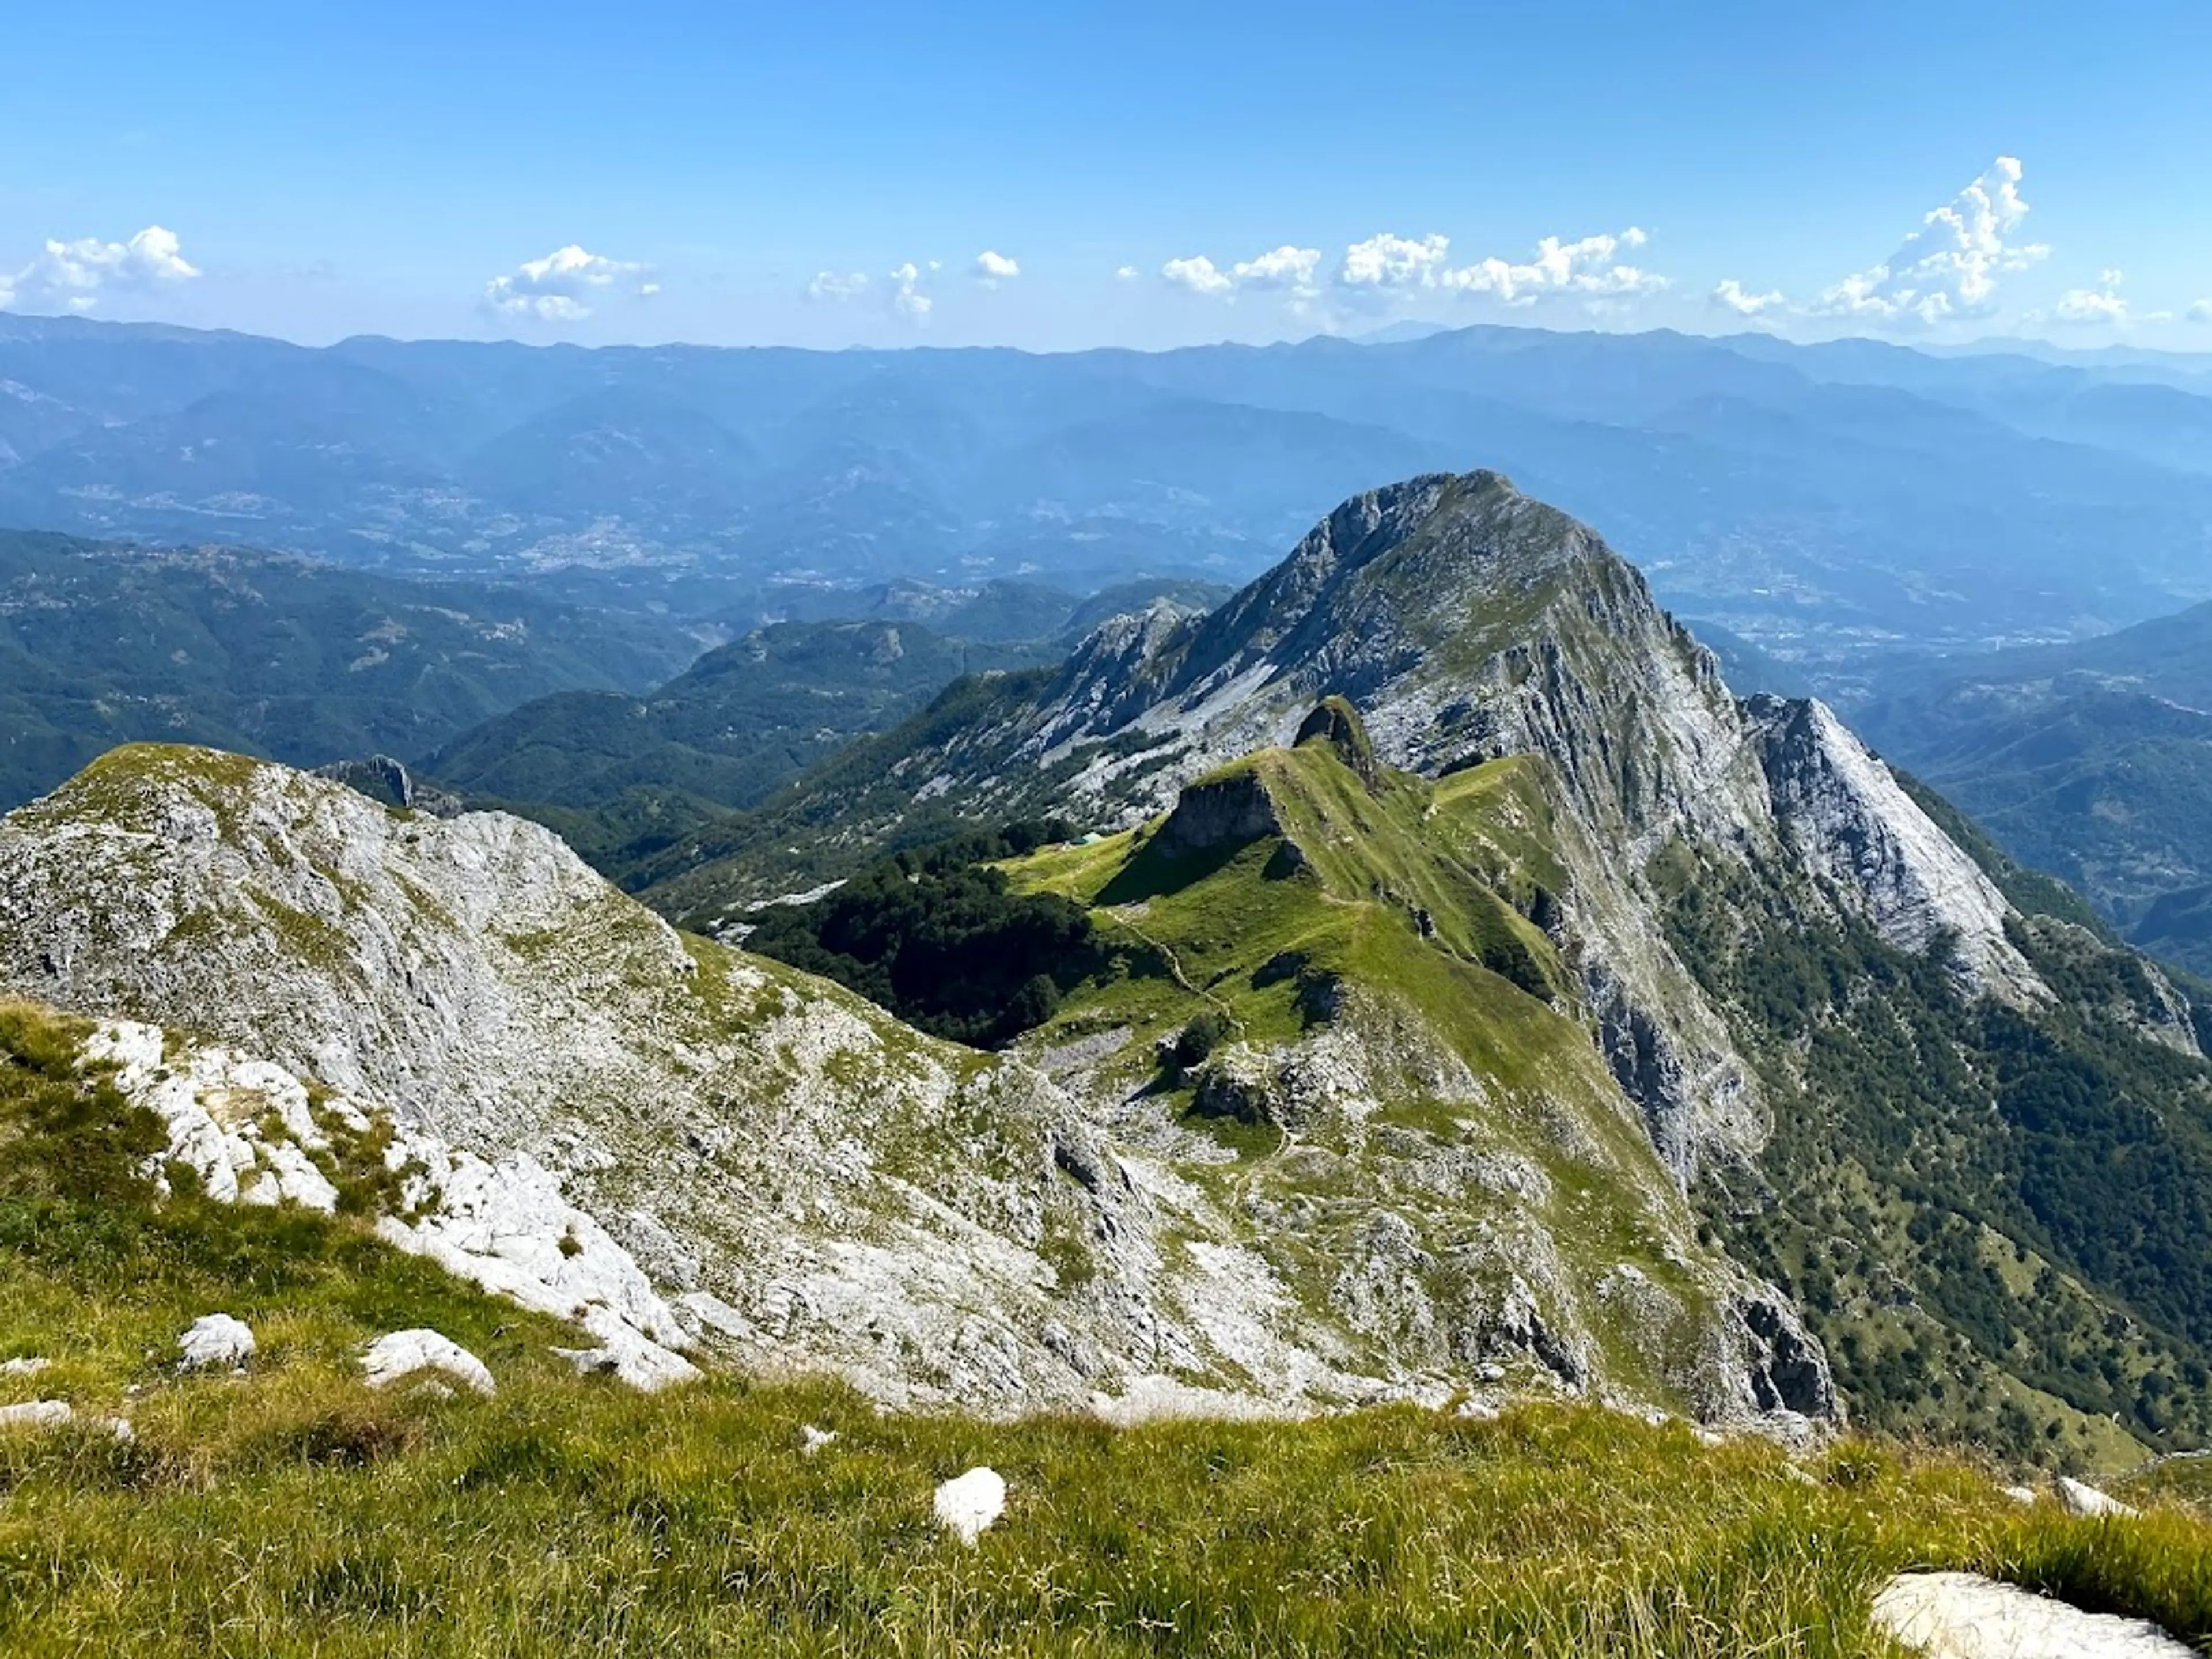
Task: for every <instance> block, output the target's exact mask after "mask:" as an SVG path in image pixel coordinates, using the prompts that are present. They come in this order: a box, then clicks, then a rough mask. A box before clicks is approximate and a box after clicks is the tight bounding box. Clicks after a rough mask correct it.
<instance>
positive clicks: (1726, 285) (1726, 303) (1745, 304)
mask: <svg viewBox="0 0 2212 1659" xmlns="http://www.w3.org/2000/svg"><path fill="white" fill-rule="evenodd" d="M1711 298H1712V302H1713V303H1714V304H1715V305H1717V306H1718V307H1720V308H1721V309H1722V310H1723V311H1732V312H1734V313H1735V314H1736V315H1737V316H1739V317H1756V316H1758V315H1759V313H1762V312H1767V311H1772V310H1774V309H1775V308H1776V307H1778V306H1781V305H1783V304H1784V303H1786V302H1785V301H1784V299H1783V297H1782V295H1781V294H1780V292H1779V291H1778V290H1771V291H1769V292H1767V293H1765V294H1753V292H1751V290H1750V289H1747V288H1746V287H1744V285H1743V284H1742V283H1740V282H1738V281H1736V279H1735V277H1733V276H1725V277H1723V278H1722V279H1721V283H1720V286H1719V287H1717V288H1716V289H1714V290H1713V291H1712V295H1711Z"/></svg>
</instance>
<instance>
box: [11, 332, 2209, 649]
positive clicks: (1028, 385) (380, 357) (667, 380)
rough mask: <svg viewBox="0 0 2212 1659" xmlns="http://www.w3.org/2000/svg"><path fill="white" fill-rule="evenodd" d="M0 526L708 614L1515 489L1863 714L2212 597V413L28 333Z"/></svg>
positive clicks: (1074, 569)
mask: <svg viewBox="0 0 2212 1659" xmlns="http://www.w3.org/2000/svg"><path fill="white" fill-rule="evenodd" d="M0 394H4V395H0V522H9V521H12V522H15V523H16V524H20V525H24V526H38V527H42V528H53V529H62V530H67V531H70V532H75V533H78V534H82V535H87V536H97V537H102V538H136V539H147V540H152V541H157V542H189V543H198V542H203V541H207V540H210V539H214V540H222V541H227V542H240V543H248V544H255V545H262V546H271V547H276V548H281V549H283V550H290V551H297V552H303V553H308V554H313V555H315V556H321V557H325V558H331V559H334V560H337V561H338V562H343V563H349V564H356V565H361V566H365V567H370V568H379V569H384V570H392V571H409V572H425V571H428V572H440V573H449V574H450V573H463V574H477V575H482V574H502V575H513V574H530V575H531V576H532V577H533V579H534V580H536V581H537V582H538V583H539V584H540V585H541V591H544V592H549V593H551V594H554V595H556V596H559V597H564V598H568V599H580V600H590V601H592V602H595V603H603V604H619V605H623V606H625V607H627V608H629V609H633V610H639V609H647V608H650V607H653V606H663V607H667V608H669V609H670V610H671V611H674V612H675V613H677V614H679V615H681V616H684V617H708V616H714V615H717V614H720V613H722V612H726V611H730V610H732V608H733V607H734V608H739V609H744V608H747V607H750V608H751V610H752V611H755V612H756V613H757V612H758V611H759V609H760V605H761V598H762V595H763V592H765V591H767V590H769V589H779V590H784V591H787V590H788V589H789V588H790V587H791V586H792V585H793V584H794V583H796V584H801V585H804V584H807V583H812V584H816V585H818V586H831V587H836V586H866V585H867V584H869V583H881V582H884V581H888V580H896V579H898V578H902V577H920V578H922V579H925V580H928V581H930V582H933V583H934V584H936V585H938V586H949V587H959V586H965V585H968V584H970V583H972V582H974V581H975V580H979V579H981V578H986V577H991V576H998V577H1005V578H1035V579H1038V580H1044V581H1046V582H1048V583H1052V584H1055V585H1058V586H1065V587H1068V588H1072V589H1074V590H1077V591H1085V590H1088V589H1091V588H1093V587H1097V586H1104V585H1109V584H1110V583H1113V582H1115V581H1119V580H1127V579H1129V578H1132V577H1134V576H1139V575H1146V576H1152V577H1158V576H1160V575H1162V574H1169V573H1173V572H1182V573H1185V574H1195V575H1200V576H1206V577H1210V578H1214V579H1219V580H1243V579H1244V578H1246V577H1248V576H1249V575H1250V574H1254V573H1255V572H1257V571H1258V570H1259V569H1261V568H1262V567H1263V566H1264V565H1265V564H1266V563H1267V562H1268V561H1269V560H1270V559H1271V558H1272V556H1273V550H1275V549H1277V548H1279V547H1280V546H1281V545H1283V544H1285V543H1287V542H1288V541H1289V540H1290V539H1291V538H1293V537H1294V536H1295V535H1296V534H1297V533H1298V532H1299V531H1300V530H1301V529H1302V528H1303V526H1304V525H1306V524H1308V523H1310V522H1311V521H1312V520H1313V519H1314V518H1315V517H1316V515H1318V514H1319V513H1322V512H1323V511H1324V510H1326V509H1327V507H1328V506H1329V505H1330V503H1331V502H1333V501H1336V500H1338V499H1340V498H1341V497H1343V496H1345V495H1349V494H1352V493H1353V492H1355V491H1356V490H1358V489H1361V488H1364V487H1365V486H1366V485H1367V484H1368V483H1371V481H1372V480H1374V479H1376V478H1377V477H1394V476H1407V475H1410V474H1413V473H1417V472H1419V471H1424V470H1429V469H1437V468H1443V469H1453V470H1455V469H1459V468H1462V467H1465V466H1467V465H1471V464H1473V463H1474V461H1476V460H1477V459H1480V460H1483V461H1486V462H1489V463H1492V464H1494V465H1499V466H1501V467H1503V468H1505V469H1507V470H1509V471H1511V472H1512V473H1513V474H1514V475H1515V476H1516V477H1520V478H1522V479H1523V481H1524V482H1525V483H1528V486H1529V487H1531V488H1533V489H1537V490H1538V491H1539V493H1541V494H1542V495H1545V496H1546V497H1547V499H1550V500H1553V501H1558V502H1559V503H1560V504H1561V505H1562V506H1563V507H1565V508H1567V509H1568V510H1571V511H1573V512H1575V513H1578V514H1579V515H1581V516H1582V517H1583V518H1584V519H1586V520H1590V521H1593V522H1598V523H1602V524H1605V525H1607V526H1608V527H1609V529H1610V530H1611V531H1612V532H1613V534H1614V535H1616V536H1617V537H1618V538H1619V539H1620V542H1621V544H1623V545H1624V546H1625V547H1627V548H1628V549H1630V550H1632V552H1633V553H1634V554H1635V555H1636V556H1637V557H1638V559H1639V561H1640V562H1641V563H1642V564H1643V566H1644V568H1645V569H1646V571H1647V573H1648V574H1649V576H1650V580H1651V581H1652V583H1653V585H1654V586H1655V589H1656V592H1658V593H1659V594H1660V596H1661V597H1662V600H1663V601H1664V602H1665V603H1667V604H1668V605H1671V606H1673V607H1674V608H1677V609H1679V610H1681V611H1685V612H1687V613H1690V614H1695V615H1698V616H1699V617H1708V618H1710V619H1711V620H1712V621H1713V622H1715V623H1718V624H1721V625H1723V626H1724V627H1726V628H1729V629H1732V630H1734V631H1735V632H1737V633H1740V634H1741V635H1744V636H1745V637H1746V638H1747V639H1749V640H1751V641H1753V642H1754V643H1755V644H1758V645H1759V646H1761V647H1765V648H1767V649H1770V650H1773V651H1775V652H1777V653H1778V654H1780V655H1782V656H1784V657H1785V658H1787V659H1791V660H1794V661H1796V662H1798V663H1800V664H1801V665H1802V666H1803V667H1804V668H1805V670H1806V671H1808V672H1809V673H1812V674H1814V675H1815V676H1816V677H1818V678H1819V679H1820V684H1822V685H1823V687H1824V688H1826V689H1828V690H1835V691H1838V692H1840V691H1842V690H1844V689H1846V688H1847V687H1848V686H1849V684H1850V681H1851V676H1852V675H1853V674H1854V673H1855V672H1857V671H1858V670H1859V668H1860V667H1861V666H1863V660H1864V659H1865V657H1866V655H1867V653H1868V652H1869V649H1870V648H1874V647H1884V646H1895V645H1899V644H1905V645H1911V646H1931V645H1942V646H1948V647H1957V646H1960V645H1962V644H1972V645H1984V644H1990V643H1997V642H2003V641H2021V640H2063V639H2068V638H2073V637H2078V636H2081V635H2087V634H2089V633H2093V632H2096V631H2100V630H2101V629H2111V628H2116V627H2120V626H2124V625H2127V624H2130V623H2136V622H2140V621H2143V620H2145V619H2148V618H2149V617H2154V616H2157V615H2160V614H2163V613H2166V612H2168V611H2173V610H2176V609H2178V608H2179V607H2180V606H2181V605H2184V604H2186V603H2188V602H2191V601H2192V600H2197V599H2204V598H2206V597H2207V596H2208V592H2212V590H2208V586H2207V578H2206V575H2205V572H2206V570H2207V569H2208V568H2212V562H2208V560H2207V558H2206V556H2205V554H2206V549H2207V546H2208V541H2207V537H2208V526H2212V459H2208V452H2207V450H2206V447H2205V444H2204V441H2203V439H2204V434H2205V432H2206V431H2207V429H2208V427H2212V420H2208V411H2212V395H2208V394H2212V380H2208V378H2207V377H2206V376H2204V375H2203V374H2199V373H2196V372H2193V370H2192V368H2191V362H2190V360H2186V359H2172V360H2163V361H2151V360H2144V361H2139V362H2138V361H2113V362H2105V361H2102V360H2098V361H2095V362H2090V363H2081V362H2067V363H2063V364H2061V363H2051V362H2042V361H2039V360H2037V359H2035V358H2033V357H2030V356H2021V355H2017V354H2014V355H2006V354H2001V353H1984V354H1976V355H1962V356H1943V355H1936V354H1931V353H1926V352H1920V351H1915V350H1911V349H1903V348H1897V347H1890V346H1883V345H1879V344H1876V343H1871V342H1866V341H1844V342H1836V343H1830V344H1826V345H1820V346H1795V345H1790V344H1788V343H1784V342H1781V341H1779V340H1777V339H1774V338H1772V337H1767V336H1741V337H1733V338H1727V339H1704V338H1697V337H1687V336H1682V335H1677V334H1671V333H1654V334H1642V335H1608V334H1588V335H1562V334H1553V333H1547V332H1543V331H1532V330H1514V329H1503V328H1479V329H1468V330H1461V331H1449V332H1439V333H1435V334H1431V335H1428V336H1425V337H1420V338H1413V339H1392V340H1381V341H1376V342H1371V343H1354V342H1350V341H1345V340H1340V339H1332V338H1318V339H1313V340H1308V341H1304V342H1302V343H1294V344H1284V345H1279V346H1270V347H1265V348H1250V347H1243V346H1218V347H1206V348H1197V349H1188V350H1182V351H1174V352H1167V353H1163V354H1154V355H1146V354H1138V353H1131V352H1119V351H1093V352H1080V353H1073V354H1066V355H1060V356H1031V355H1026V354H1023V353H1018V352H1013V351H1005V350H922V351H910V352H875V351H846V352H838V353H813V352H805V351H796V350H783V349H757V350H715V349H698V348H689V347H676V346H670V347H659V348H639V349H607V350H596V351H583V350H578V349H568V348H558V347H556V348H549V349H532V348H525V347H521V346H518V345H511V344H468V343H401V342H396V341H391V340H382V339H357V340H349V341H345V342H343V343H339V344H337V345H335V346H331V347H328V348H323V349H305V348H300V347H295V346H291V345H288V344H285V343H281V342H277V341H271V340H262V339H254V338H250V337H242V336H236V335H217V334H200V333H193V332H190V331H180V330H174V329H165V328H158V327H151V326H144V325H129V326H122V325H103V324H97V323H94V322H90V321H88V320H86V319H30V318H22V317H15V316H9V317H6V318H0Z"/></svg>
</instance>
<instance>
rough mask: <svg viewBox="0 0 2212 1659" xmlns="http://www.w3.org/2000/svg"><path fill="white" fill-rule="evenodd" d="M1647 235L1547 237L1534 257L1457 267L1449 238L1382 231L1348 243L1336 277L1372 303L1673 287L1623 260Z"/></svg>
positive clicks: (1510, 300) (1350, 294)
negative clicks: (1415, 296) (1413, 296)
mask: <svg viewBox="0 0 2212 1659" xmlns="http://www.w3.org/2000/svg"><path fill="white" fill-rule="evenodd" d="M1647 240H1650V239H1649V237H1648V236H1647V235H1646V234H1645V233H1644V231H1643V230H1641V229H1639V228H1638V227H1636V226H1634V225H1631V226H1630V227H1629V228H1627V229H1626V230H1624V231H1620V232H1619V233H1617V234H1601V235H1596V236H1584V237H1582V238H1580V239H1579V240H1576V241H1571V242H1570V241H1565V240H1562V239H1561V238H1559V237H1557V236H1547V237H1545V238H1544V239H1543V240H1541V241H1540V242H1538V243H1537V244H1536V249H1535V252H1534V256H1533V257H1532V258H1528V259H1522V260H1516V259H1504V258H1497V257H1496V256H1492V257H1491V258H1484V259H1478V260H1476V261H1474V263H1473V264H1464V265H1455V264H1452V263H1451V239H1450V238H1449V237H1448V236H1443V235H1435V234H1431V235H1428V236H1423V237H1419V238H1414V237H1410V236H1399V235H1395V234H1392V233H1391V232H1389V231H1384V232H1383V233H1382V234H1379V235H1375V236H1370V237H1369V238H1368V239H1367V240H1365V241H1364V242H1354V243H1352V245H1351V246H1349V247H1347V248H1346V249H1345V250H1344V257H1343V258H1341V259H1340V260H1339V261H1338V263H1337V267H1336V270H1335V273H1334V277H1333V278H1332V281H1333V283H1334V286H1335V288H1336V289H1337V290H1338V292H1339V293H1340V295H1344V296H1345V297H1346V298H1348V299H1350V300H1351V301H1353V302H1354V303H1355V304H1358V303H1362V302H1364V303H1366V304H1369V305H1370V306H1371V305H1372V304H1373V303H1374V302H1375V301H1378V300H1384V299H1387V298H1389V297H1390V296H1392V295H1398V294H1407V293H1419V292H1432V293H1444V294H1467V295H1480V296H1485V297H1487V298H1490V299H1492V300H1495V301H1498V303H1500V304H1501V305H1508V306H1513V307H1528V306H1533V305H1534V304H1535V303H1536V302H1537V301H1540V300H1541V299H1543V298H1544V297H1545V296H1547V295H1559V294H1571V295H1583V296H1584V297H1586V298H1589V299H1592V300H1597V299H1602V298H1606V297H1608V296H1609V297H1612V298H1615V299H1618V298H1621V297H1624V296H1629V295H1639V294H1650V293H1654V292H1656V291H1657V290H1658V289H1663V288H1665V287H1666V286H1667V279H1666V278H1665V277H1664V276H1659V275H1657V274H1656V272H1652V271H1649V270H1644V269H1642V268H1641V267H1640V266H1638V265H1634V264H1630V263H1629V262H1628V261H1627V260H1626V258H1623V257H1622V256H1623V255H1624V254H1625V253H1626V252H1628V251H1630V250H1632V249H1634V248H1638V247H1641V246H1644V243H1645V242H1646V241H1647Z"/></svg>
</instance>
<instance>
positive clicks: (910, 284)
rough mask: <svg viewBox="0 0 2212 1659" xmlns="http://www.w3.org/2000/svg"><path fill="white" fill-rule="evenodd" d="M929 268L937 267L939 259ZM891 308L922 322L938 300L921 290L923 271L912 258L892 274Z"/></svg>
mask: <svg viewBox="0 0 2212 1659" xmlns="http://www.w3.org/2000/svg"><path fill="white" fill-rule="evenodd" d="M929 269H930V270H936V269H937V261H936V260H934V259H932V260H931V261H930V262H929ZM890 280H891V284H892V287H891V309H892V310H893V311H895V312H896V313H898V314H899V315H900V316H902V317H904V318H906V319H908V321H910V322H916V323H918V322H920V321H921V320H922V319H923V318H925V317H927V316H928V315H929V313H930V309H931V307H933V306H934V305H935V304H936V303H937V302H936V301H934V300H933V299H931V298H930V297H929V295H927V294H924V293H923V292H922V291H921V280H922V272H921V267H919V266H917V265H916V264H915V262H914V261H913V260H911V259H909V260H908V261H907V262H906V263H905V264H902V265H901V266H899V267H898V268H897V269H896V270H894V271H892V272H891V274H890Z"/></svg>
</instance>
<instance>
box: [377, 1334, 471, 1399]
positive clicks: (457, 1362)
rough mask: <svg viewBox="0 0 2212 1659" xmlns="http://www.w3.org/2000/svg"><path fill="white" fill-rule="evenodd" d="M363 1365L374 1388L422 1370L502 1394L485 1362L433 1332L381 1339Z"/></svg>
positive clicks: (383, 1386)
mask: <svg viewBox="0 0 2212 1659" xmlns="http://www.w3.org/2000/svg"><path fill="white" fill-rule="evenodd" d="M361 1364H362V1370H363V1372H364V1373H365V1374H366V1375H367V1376H368V1386H369V1387H370V1388H372V1389H387V1388H390V1387H391V1386H392V1384H393V1383H399V1382H404V1381H405V1380H406V1379H407V1378H408V1377H410V1376H418V1375H420V1374H421V1373H422V1372H423V1371H437V1372H441V1373H442V1374H443V1375H445V1376H450V1377H452V1378H453V1380H454V1381H455V1382H457V1383H462V1384H464V1385H465V1386H466V1387H469V1388H471V1389H475V1390H476V1391H477V1393H478V1394H487V1395H488V1394H497V1393H498V1392H499V1387H498V1385H497V1384H496V1383H494V1382H493V1381H492V1376H491V1370H490V1368H489V1366H487V1365H486V1364H484V1363H483V1360H481V1359H479V1358H477V1357H476V1356H475V1355H474V1354H472V1353H471V1352H469V1351H468V1350H467V1349H466V1348H465V1347H463V1346H461V1345H460V1344H459V1343H458V1342H456V1341H454V1340H453V1339H452V1338H451V1337H448V1336H441V1335H440V1334H438V1333H437V1332H436V1331H433V1330H423V1329H418V1330H411V1331H394V1332H392V1334H390V1335H389V1336H380V1337H378V1338H377V1339H376V1340H375V1341H374V1342H372V1343H370V1344H369V1345H368V1352H367V1353H365V1354H363V1355H362V1361H361Z"/></svg>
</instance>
